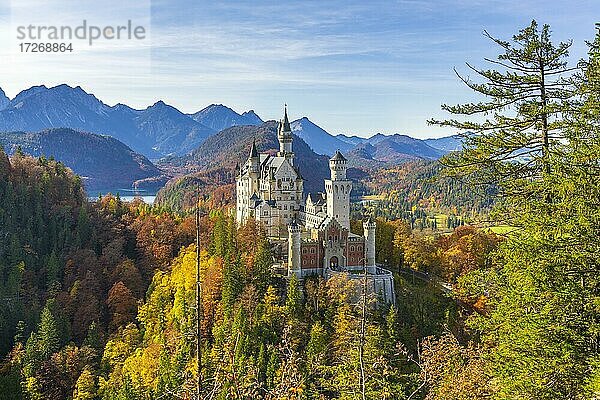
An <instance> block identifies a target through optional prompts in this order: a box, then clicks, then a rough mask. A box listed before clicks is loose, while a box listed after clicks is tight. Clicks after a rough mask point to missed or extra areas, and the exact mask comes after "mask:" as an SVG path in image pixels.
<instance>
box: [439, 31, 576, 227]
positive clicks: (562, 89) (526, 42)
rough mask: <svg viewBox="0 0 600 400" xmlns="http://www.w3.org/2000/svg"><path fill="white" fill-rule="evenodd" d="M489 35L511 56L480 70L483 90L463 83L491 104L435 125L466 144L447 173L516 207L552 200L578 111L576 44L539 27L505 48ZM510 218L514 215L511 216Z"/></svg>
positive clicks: (458, 108)
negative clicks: (548, 179) (559, 156)
mask: <svg viewBox="0 0 600 400" xmlns="http://www.w3.org/2000/svg"><path fill="white" fill-rule="evenodd" d="M485 35H486V36H487V37H488V38H490V39H491V40H492V42H493V43H495V44H496V45H498V46H499V47H500V49H501V50H502V51H503V53H502V54H500V55H499V56H498V57H497V59H496V60H494V59H489V58H486V59H485V61H487V62H488V63H490V64H491V65H492V67H497V68H498V70H495V69H478V68H476V67H474V66H472V65H471V64H469V63H467V67H468V68H469V70H470V71H472V72H474V73H475V74H476V75H477V76H478V77H480V78H481V79H482V80H483V82H481V83H479V82H476V81H473V80H471V79H469V78H468V77H464V76H463V75H461V74H459V73H458V72H457V75H458V76H459V78H460V79H461V80H462V81H463V82H464V83H465V84H466V85H467V86H468V87H469V88H470V89H472V90H473V91H475V92H476V93H477V94H480V95H483V96H484V97H485V98H486V100H484V101H482V102H478V103H468V104H462V105H455V106H450V105H443V106H442V109H444V110H445V111H448V112H450V113H451V114H455V115H459V116H463V117H466V118H469V117H471V116H479V117H480V118H479V119H476V120H473V121H464V120H463V119H464V118H461V119H450V120H444V121H440V120H434V119H432V120H430V121H428V122H429V123H430V124H435V125H438V126H448V127H452V128H457V129H459V130H460V131H461V132H462V133H461V136H462V137H463V140H464V149H463V151H462V152H458V153H452V154H450V155H448V156H447V157H445V158H444V159H443V161H442V162H443V164H445V165H446V166H447V169H446V172H447V173H448V174H450V175H451V176H454V177H457V178H459V179H461V180H466V181H468V182H470V183H472V184H477V185H485V186H489V185H497V186H498V187H499V189H500V191H499V195H500V196H504V197H505V199H506V200H507V201H508V202H509V203H510V206H512V207H516V206H521V205H522V202H521V201H522V200H524V199H529V198H531V197H532V196H534V197H542V198H546V199H547V194H545V193H542V192H544V187H543V185H542V186H537V185H532V184H531V182H532V181H534V182H536V181H537V182H539V181H542V180H543V178H544V175H547V174H548V173H550V168H551V156H552V155H553V154H555V152H556V146H557V145H558V144H559V143H560V140H561V139H562V138H564V136H565V130H564V129H563V128H564V127H565V126H566V123H565V120H564V115H563V114H564V113H565V112H567V111H568V110H570V109H571V108H572V103H573V96H574V95H575V90H574V88H573V87H572V85H571V82H570V80H569V79H568V78H569V77H570V73H571V71H573V69H574V68H570V67H568V66H567V62H566V58H567V56H568V51H569V48H570V46H571V42H568V43H565V42H561V43H559V44H558V45H555V44H553V43H552V41H551V40H550V27H549V26H548V25H544V26H543V27H542V29H541V30H540V29H538V24H537V22H536V21H535V20H534V21H532V22H531V24H530V25H529V26H528V27H526V28H525V29H522V30H521V31H519V33H518V34H517V35H514V36H513V38H512V41H505V40H501V39H497V38H495V37H493V36H491V35H490V34H489V33H487V31H486V32H485ZM509 217H510V215H509Z"/></svg>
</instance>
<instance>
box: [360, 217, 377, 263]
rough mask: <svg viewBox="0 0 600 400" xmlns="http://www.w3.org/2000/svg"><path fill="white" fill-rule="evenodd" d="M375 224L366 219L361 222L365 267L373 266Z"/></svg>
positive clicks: (370, 219)
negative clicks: (363, 236)
mask: <svg viewBox="0 0 600 400" xmlns="http://www.w3.org/2000/svg"><path fill="white" fill-rule="evenodd" d="M376 228H377V223H376V222H375V220H374V219H373V218H367V219H366V220H364V221H363V230H364V235H365V265H366V266H367V267H372V266H374V265H375V229H376Z"/></svg>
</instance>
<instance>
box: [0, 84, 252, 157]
mask: <svg viewBox="0 0 600 400" xmlns="http://www.w3.org/2000/svg"><path fill="white" fill-rule="evenodd" d="M208 108H210V111H207V109H208ZM207 109H204V110H202V111H200V112H198V113H196V114H193V115H186V114H184V113H182V112H181V111H179V110H178V109H176V108H175V107H172V106H170V105H168V104H165V103H164V102H163V101H158V102H156V103H155V104H153V105H152V106H149V107H147V108H146V109H144V110H136V109H133V108H131V107H129V106H127V105H125V104H117V105H115V106H108V105H106V104H104V103H103V102H101V101H100V100H98V99H97V98H96V97H95V96H94V95H92V94H89V93H87V92H85V91H84V90H83V89H82V88H81V87H79V86H77V87H71V86H68V85H64V84H63V85H59V86H55V87H51V88H48V87H46V86H44V85H41V86H33V87H31V88H29V89H27V90H24V91H22V92H20V93H19V94H18V95H17V96H15V98H14V99H12V100H9V99H8V98H7V97H6V95H5V94H4V92H0V132H15V131H23V132H37V131H40V130H43V129H48V128H71V129H76V130H80V131H86V132H92V133H97V134H103V135H110V136H113V137H115V138H116V139H118V140H120V141H121V142H123V143H125V144H126V145H127V146H129V147H131V148H132V149H133V150H135V151H137V152H139V153H141V154H144V155H145V156H146V157H148V158H150V159H158V158H161V157H164V156H167V155H170V154H175V155H183V154H186V153H188V152H190V151H191V150H193V149H195V148H196V147H198V146H199V145H200V144H201V143H202V142H203V141H204V140H206V138H207V137H209V136H210V135H213V134H215V133H217V132H218V131H219V130H221V129H219V128H221V126H219V120H222V121H223V122H221V124H222V126H227V127H229V126H231V125H234V124H238V123H250V122H252V123H253V124H256V123H261V122H262V121H260V118H259V117H258V116H257V115H256V114H255V113H254V112H253V111H249V112H246V113H244V114H237V113H235V112H234V111H233V110H231V109H229V108H227V107H225V106H221V105H213V106H209V107H207ZM203 111H204V112H203ZM227 113H229V114H232V116H231V117H227V116H224V114H227ZM211 117H212V118H211ZM201 120H206V121H209V122H210V123H211V125H214V126H216V127H217V129H214V128H211V127H209V126H206V125H204V124H203V123H202V122H198V121H201Z"/></svg>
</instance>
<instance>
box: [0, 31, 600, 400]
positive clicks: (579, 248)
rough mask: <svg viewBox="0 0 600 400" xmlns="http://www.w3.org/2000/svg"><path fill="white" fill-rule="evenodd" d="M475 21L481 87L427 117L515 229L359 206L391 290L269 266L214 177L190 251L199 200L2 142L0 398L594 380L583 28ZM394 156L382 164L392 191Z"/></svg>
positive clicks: (555, 388) (591, 197)
mask: <svg viewBox="0 0 600 400" xmlns="http://www.w3.org/2000/svg"><path fill="white" fill-rule="evenodd" d="M489 38H490V40H491V41H492V43H493V44H494V45H495V46H496V49H499V51H500V55H499V56H497V58H495V59H490V60H488V61H489V62H490V64H491V67H490V69H477V68H475V67H474V66H473V65H472V64H467V67H466V68H467V69H468V71H469V73H470V74H471V75H473V74H474V76H476V77H477V80H472V79H471V78H468V77H466V76H464V75H462V74H461V73H460V72H459V73H458V74H459V77H460V79H461V80H462V81H463V82H464V84H466V85H467V86H468V87H470V88H471V89H472V90H473V91H474V92H476V93H478V94H479V95H482V96H479V98H484V99H485V100H484V101H481V102H474V103H468V104H461V105H444V106H443V109H444V110H445V111H447V112H448V113H450V114H451V115H452V116H453V117H452V118H451V119H448V120H431V121H430V123H431V124H433V125H441V126H450V127H453V128H455V129H457V130H460V131H461V132H474V133H465V134H464V140H465V148H464V150H463V151H462V152H458V153H451V154H450V155H448V156H446V157H445V158H444V159H442V160H441V165H442V168H440V171H439V173H437V174H438V175H439V176H440V179H444V180H448V181H447V182H450V180H452V179H460V180H461V182H463V183H465V184H468V185H471V187H473V190H474V191H476V190H482V191H483V192H485V193H490V192H489V190H490V186H493V196H494V202H493V208H492V209H491V212H490V214H489V218H491V219H493V220H494V221H496V222H497V223H503V224H508V225H510V226H511V227H513V229H512V230H511V232H510V233H507V234H504V235H497V234H494V233H492V232H489V231H487V230H482V229H478V228H477V227H475V226H472V225H465V224H462V223H461V224H456V227H455V228H454V230H453V231H452V232H448V233H441V232H436V231H433V230H423V229H416V228H415V221H414V215H411V216H410V218H407V216H406V215H402V213H397V214H396V215H394V216H392V214H387V215H386V213H382V214H378V215H376V216H377V230H376V246H377V247H376V253H377V261H378V262H379V263H381V264H385V265H386V266H387V268H389V269H390V270H392V272H393V273H394V278H395V285H396V287H395V290H396V304H395V305H383V304H381V303H378V302H377V299H376V298H375V297H373V296H366V295H362V294H361V291H360V290H358V288H357V287H356V285H357V284H359V283H357V282H360V281H357V280H351V279H348V278H347V277H344V276H343V275H340V276H339V277H337V278H332V279H329V280H327V281H324V280H323V279H320V278H317V277H315V278H310V279H305V280H303V281H299V280H297V279H295V278H290V279H286V278H285V277H282V276H280V275H277V274H276V273H274V271H272V270H271V268H270V267H271V264H272V254H271V247H270V245H269V241H268V240H267V238H266V237H265V236H264V234H263V232H262V230H261V227H260V226H259V225H257V224H256V223H252V222H248V223H246V224H244V225H241V226H237V225H236V223H235V218H234V216H233V215H232V213H231V211H230V205H229V204H230V202H229V201H223V198H222V197H223V196H224V193H223V192H222V191H220V192H218V193H215V196H218V198H214V197H211V196H209V195H207V196H202V197H201V198H200V199H198V201H197V204H195V208H197V209H198V210H201V211H202V216H201V217H200V221H199V222H200V223H199V227H200V232H199V242H200V248H198V249H197V248H196V244H195V243H196V223H195V216H194V211H195V209H194V208H192V209H188V210H173V209H171V208H170V207H168V205H162V206H161V205H155V206H150V205H146V204H144V203H142V202H141V201H133V202H130V203H126V202H122V201H121V199H120V198H119V197H118V196H112V195H107V196H104V197H99V198H98V199H97V200H96V201H88V200H87V197H86V195H85V191H84V189H83V186H82V182H81V179H80V178H79V177H77V176H76V175H74V174H73V173H72V172H71V171H70V170H69V169H67V168H66V167H64V166H63V165H62V164H61V163H59V162H57V161H55V160H53V159H46V158H44V157H40V158H32V157H29V156H25V155H23V154H22V152H19V151H17V152H16V153H15V154H14V155H13V156H11V157H10V158H9V157H8V156H7V155H6V154H5V153H4V151H2V150H0V237H2V240H0V301H1V302H2V307H0V357H1V358H0V398H1V399H32V400H33V399H35V400H37V399H73V400H75V399H77V400H82V399H88V400H94V399H107V400H108V399H198V392H199V397H200V398H201V399H248V398H255V399H362V400H365V399H406V400H409V399H424V400H425V399H426V400H430V399H457V400H458V399H532V398H535V399H593V398H598V397H599V396H600V352H599V346H598V345H599V343H600V337H599V333H598V332H599V329H598V327H599V317H600V309H599V307H598V305H599V304H600V297H599V295H600V286H599V281H598V270H599V265H598V264H599V261H600V244H599V242H598V237H600V204H599V203H600V178H599V175H600V168H599V157H600V30H599V33H598V35H597V37H596V38H595V39H594V40H593V41H590V42H589V43H588V48H589V53H588V56H587V58H586V59H584V60H579V61H578V62H577V63H576V66H571V65H570V64H569V63H568V61H569V58H568V57H569V56H568V51H569V47H570V42H567V43H562V42H561V43H558V44H555V43H553V42H552V41H551V35H550V28H549V27H548V26H545V25H544V26H541V27H540V26H538V24H537V23H536V22H535V21H532V23H531V24H530V25H529V26H527V27H525V28H524V29H522V30H520V31H519V32H518V33H517V34H515V36H514V37H513V38H512V39H510V40H501V39H497V38H494V37H492V36H489ZM473 115H481V117H480V118H472V116H473ZM471 119H472V120H471ZM425 171H427V169H426V170H425ZM402 173H404V172H402V170H401V169H398V170H397V171H395V172H392V173H391V174H392V175H391V176H390V177H388V180H387V181H381V180H380V183H381V184H382V185H385V186H388V188H387V189H386V190H387V192H388V197H387V199H388V203H389V205H390V207H392V208H393V207H394V204H395V203H400V202H401V201H407V202H410V201H411V200H410V199H403V200H400V199H399V197H394V194H393V193H394V192H393V191H394V187H393V182H394V178H393V176H394V175H393V174H402ZM428 173H429V172H425V174H428ZM451 185H452V184H449V186H448V188H449V190H451V189H452V187H453V186H451ZM398 192H400V189H399V190H398ZM458 195H461V194H460V193H457V196H458ZM432 201H433V202H435V201H436V200H435V199H433V200H432ZM412 206H418V205H416V204H412V205H411V207H412ZM421 206H422V207H423V208H426V205H424V204H421ZM403 207H404V206H402V207H400V206H397V209H398V210H399V209H402V208H403ZM473 207H474V208H475V211H474V212H476V213H479V212H481V211H482V210H483V208H484V207H491V204H488V203H480V204H477V205H474V206H473ZM467 209H468V207H467V206H465V210H467ZM390 210H392V209H390ZM357 211H359V212H356V213H354V214H353V216H354V219H353V221H352V223H351V230H353V231H356V232H359V231H360V229H361V218H365V217H366V216H367V215H360V214H361V212H362V213H363V214H365V211H364V210H362V211H360V209H357ZM453 211H455V212H456V213H457V214H463V213H464V211H462V210H459V209H456V210H453ZM197 254H199V260H198V258H197ZM198 261H199V263H200V271H201V273H200V281H201V282H202V296H201V305H202V306H201V309H198V308H197V307H196V297H195V296H196V265H197V262H198ZM363 296H364V297H363ZM361 304H366V307H361ZM197 322H199V323H200V326H201V332H202V333H201V335H200V337H197V335H196V324H197ZM197 340H200V356H201V357H200V361H201V362H200V363H198V362H197V355H198V354H197V350H196V341H197ZM198 384H199V389H198Z"/></svg>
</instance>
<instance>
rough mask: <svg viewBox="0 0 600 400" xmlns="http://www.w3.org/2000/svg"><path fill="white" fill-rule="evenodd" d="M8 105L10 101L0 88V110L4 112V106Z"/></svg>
mask: <svg viewBox="0 0 600 400" xmlns="http://www.w3.org/2000/svg"><path fill="white" fill-rule="evenodd" d="M9 103H10V99H9V98H8V96H7V95H6V93H4V90H2V88H0V110H4V108H6V106H8V104H9Z"/></svg>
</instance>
